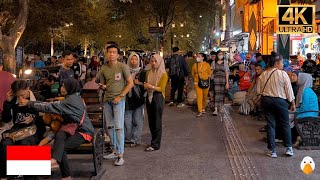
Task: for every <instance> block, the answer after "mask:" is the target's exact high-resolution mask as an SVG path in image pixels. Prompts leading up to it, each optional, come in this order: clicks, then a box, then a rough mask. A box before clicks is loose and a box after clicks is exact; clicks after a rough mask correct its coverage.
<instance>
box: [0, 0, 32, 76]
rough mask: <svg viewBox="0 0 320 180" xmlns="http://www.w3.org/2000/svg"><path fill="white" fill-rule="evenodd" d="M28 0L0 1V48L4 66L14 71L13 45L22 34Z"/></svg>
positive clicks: (14, 45)
mask: <svg viewBox="0 0 320 180" xmlns="http://www.w3.org/2000/svg"><path fill="white" fill-rule="evenodd" d="M28 3H29V0H19V1H12V0H1V1H0V49H1V51H2V61H3V64H4V67H5V68H6V69H7V70H8V71H9V72H14V73H15V68H16V60H15V47H16V46H17V44H18V41H19V39H20V37H21V36H22V34H23V32H24V30H25V27H26V23H27V18H28V5H29V4H28Z"/></svg>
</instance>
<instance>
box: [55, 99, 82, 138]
mask: <svg viewBox="0 0 320 180" xmlns="http://www.w3.org/2000/svg"><path fill="white" fill-rule="evenodd" d="M82 103H83V106H84V109H83V114H82V118H81V121H80V123H79V124H78V123H68V124H64V125H62V126H61V128H60V129H59V131H64V132H66V133H68V134H70V135H71V136H73V135H75V134H76V131H77V129H78V127H79V126H81V125H82V123H83V121H84V118H85V114H86V109H87V107H86V104H85V102H84V100H83V99H82Z"/></svg>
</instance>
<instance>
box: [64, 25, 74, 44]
mask: <svg viewBox="0 0 320 180" xmlns="http://www.w3.org/2000/svg"><path fill="white" fill-rule="evenodd" d="M65 26H66V27H67V28H69V27H70V26H73V23H66V24H65ZM62 36H63V50H66V37H65V34H64V31H62Z"/></svg>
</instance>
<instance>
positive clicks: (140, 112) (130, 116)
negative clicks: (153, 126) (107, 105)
mask: <svg viewBox="0 0 320 180" xmlns="http://www.w3.org/2000/svg"><path fill="white" fill-rule="evenodd" d="M143 107H144V106H143V105H142V106H140V107H138V108H136V109H134V110H126V111H125V113H124V132H125V141H126V142H129V143H130V142H131V143H140V141H141V136H142V130H143V122H144V109H143Z"/></svg>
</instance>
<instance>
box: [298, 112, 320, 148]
mask: <svg viewBox="0 0 320 180" xmlns="http://www.w3.org/2000/svg"><path fill="white" fill-rule="evenodd" d="M294 124H295V127H296V128H297V131H298V134H299V136H300V137H301V140H302V144H301V145H300V146H299V149H304V150H311V149H312V150H318V149H320V117H305V118H300V119H295V120H294Z"/></svg>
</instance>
